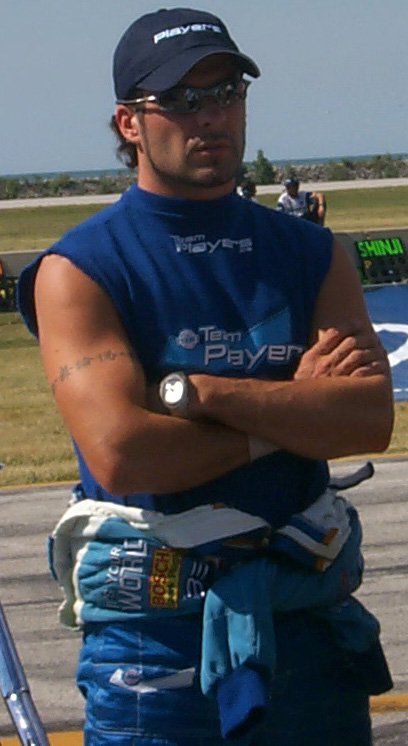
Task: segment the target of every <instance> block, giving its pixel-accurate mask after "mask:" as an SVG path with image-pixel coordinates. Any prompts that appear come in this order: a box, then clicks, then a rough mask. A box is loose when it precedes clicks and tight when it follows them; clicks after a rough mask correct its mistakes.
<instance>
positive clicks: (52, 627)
mask: <svg viewBox="0 0 408 746" xmlns="http://www.w3.org/2000/svg"><path fill="white" fill-rule="evenodd" d="M362 463H363V461H362V460H353V461H350V462H348V461H337V462H335V463H333V464H332V465H331V473H332V474H333V475H335V476H342V475H345V474H349V473H350V472H351V471H354V470H355V469H356V468H357V467H358V466H359V465H361V464H362ZM374 464H375V474H374V477H373V478H372V479H370V480H368V481H367V482H364V483H362V484H361V485H359V486H358V487H355V488H353V489H351V490H349V491H348V492H347V496H348V497H349V498H350V499H352V501H353V502H354V503H355V505H356V506H357V507H358V508H359V511H360V515H361V518H362V522H363V527H364V545H363V548H364V555H365V560H366V570H365V581H364V584H363V586H362V588H361V589H360V591H359V593H358V597H359V598H360V599H361V600H362V601H363V603H365V605H366V606H367V607H368V608H369V609H370V610H371V611H373V612H374V613H375V614H376V615H377V616H378V618H379V619H380V622H381V626H382V641H383V645H384V648H385V650H386V654H387V658H388V660H389V664H390V668H391V671H392V675H393V679H394V689H393V691H392V692H391V693H390V694H387V695H382V696H380V697H373V698H372V714H373V729H374V744H375V746H388V745H391V744H393V745H396V746H406V744H407V743H408V719H407V712H408V646H407V628H408V562H407V552H406V547H407V535H408V500H407V485H408V457H407V456H400V457H394V458H379V459H375V461H374ZM69 493H70V486H69V485H47V486H42V487H21V488H18V487H15V488H3V489H0V537H1V541H0V561H1V602H2V604H3V608H4V611H5V613H6V616H7V620H8V623H9V626H10V629H11V631H12V633H13V637H14V640H15V642H16V645H17V649H18V652H19V655H20V658H21V660H22V662H23V665H24V669H25V673H26V676H27V678H28V682H29V685H30V688H31V691H32V694H33V698H34V701H35V703H36V706H37V708H38V710H39V712H40V715H41V718H42V720H43V722H44V724H45V726H46V728H47V732H48V733H50V734H52V735H51V736H50V742H51V744H52V746H80V745H81V744H82V737H81V733H80V731H81V725H82V720H83V701H82V698H81V696H80V694H79V693H78V692H77V690H76V687H75V683H74V676H75V668H76V659H77V654H78V649H79V644H80V639H79V636H78V634H77V633H75V632H72V631H70V630H67V629H65V628H63V627H61V626H60V625H59V624H58V622H57V608H58V605H59V603H60V600H61V596H60V591H59V589H58V587H57V586H56V584H55V583H54V581H52V579H51V578H50V577H49V574H48V569H47V561H46V550H45V545H46V537H47V535H48V533H49V532H50V530H51V529H52V527H53V526H54V524H55V523H56V522H57V520H58V518H59V517H60V515H61V513H62V512H63V510H64V509H65V506H66V502H67V499H68V497H69ZM13 735H14V730H13V727H12V725H11V723H10V719H9V715H8V712H7V710H6V707H5V705H4V704H3V703H1V702H0V744H1V746H18V744H19V741H18V740H16V738H15V737H14V738H10V737H11V736H13ZM299 746H301V744H299ZM328 746H329V744H328ZM345 746H346V744H345Z"/></svg>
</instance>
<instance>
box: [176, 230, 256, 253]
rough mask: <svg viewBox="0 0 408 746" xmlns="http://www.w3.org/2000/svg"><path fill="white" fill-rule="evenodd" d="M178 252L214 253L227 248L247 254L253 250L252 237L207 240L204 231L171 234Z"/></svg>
mask: <svg viewBox="0 0 408 746" xmlns="http://www.w3.org/2000/svg"><path fill="white" fill-rule="evenodd" d="M172 239H173V241H174V245H175V247H176V251H177V253H178V254H214V252H215V251H221V250H224V251H225V250H227V251H234V252H237V253H238V254H247V253H248V252H249V251H252V250H253V243H252V238H239V239H233V238H218V239H217V240H216V241H208V240H207V238H206V236H205V234H204V233H197V234H196V235H194V236H172Z"/></svg>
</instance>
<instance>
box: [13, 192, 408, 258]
mask: <svg viewBox="0 0 408 746" xmlns="http://www.w3.org/2000/svg"><path fill="white" fill-rule="evenodd" d="M326 197H327V204H328V210H327V220H326V224H327V225H328V227H330V228H332V230H334V231H342V230H345V231H352V230H361V229H370V230H373V229H375V228H391V227H401V226H405V225H408V186H401V187H384V188H383V187H377V188H375V189H348V190H347V189H346V190H340V191H332V192H327V194H326ZM259 199H260V201H261V202H262V203H263V204H266V205H268V206H269V207H275V205H276V202H277V199H278V195H276V194H266V195H261V196H260V198H259ZM103 207H104V205H80V206H78V205H72V206H64V207H35V208H31V207H25V208H22V209H19V210H13V209H4V210H0V254H1V253H2V252H5V251H27V250H30V249H33V250H40V249H45V248H47V247H48V246H50V245H51V244H52V243H53V242H54V241H56V240H57V239H58V238H60V236H61V235H62V234H63V233H65V231H67V230H69V228H72V227H73V226H75V225H77V224H78V223H79V222H81V221H82V220H85V219H86V218H88V217H90V216H91V215H94V214H95V213H96V212H99V211H100V210H102V209H103Z"/></svg>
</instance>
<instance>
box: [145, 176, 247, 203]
mask: <svg viewBox="0 0 408 746" xmlns="http://www.w3.org/2000/svg"><path fill="white" fill-rule="evenodd" d="M137 184H138V186H139V187H140V188H141V189H144V191H146V192H152V193H153V194H157V195H158V196H160V197H178V198H180V199H191V200H199V201H209V200H212V199H218V198H219V197H225V196H226V195H227V194H230V193H231V192H232V191H233V190H234V189H235V179H230V180H229V181H228V182H226V183H225V184H217V185H214V186H211V185H207V184H205V185H201V184H184V183H182V182H178V181H176V180H174V179H169V180H167V181H166V180H164V179H163V178H160V179H157V178H155V174H146V173H141V172H140V171H139V173H138V177H137Z"/></svg>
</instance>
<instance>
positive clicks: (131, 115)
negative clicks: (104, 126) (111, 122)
mask: <svg viewBox="0 0 408 746" xmlns="http://www.w3.org/2000/svg"><path fill="white" fill-rule="evenodd" d="M115 116H116V122H117V125H118V127H119V130H120V132H121V134H122V136H123V137H124V138H125V140H128V142H133V143H134V144H135V145H138V143H139V141H140V125H139V119H138V117H137V114H136V112H134V111H132V109H129V108H128V107H127V106H125V105H124V104H118V106H117V109H116V115H115Z"/></svg>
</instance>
